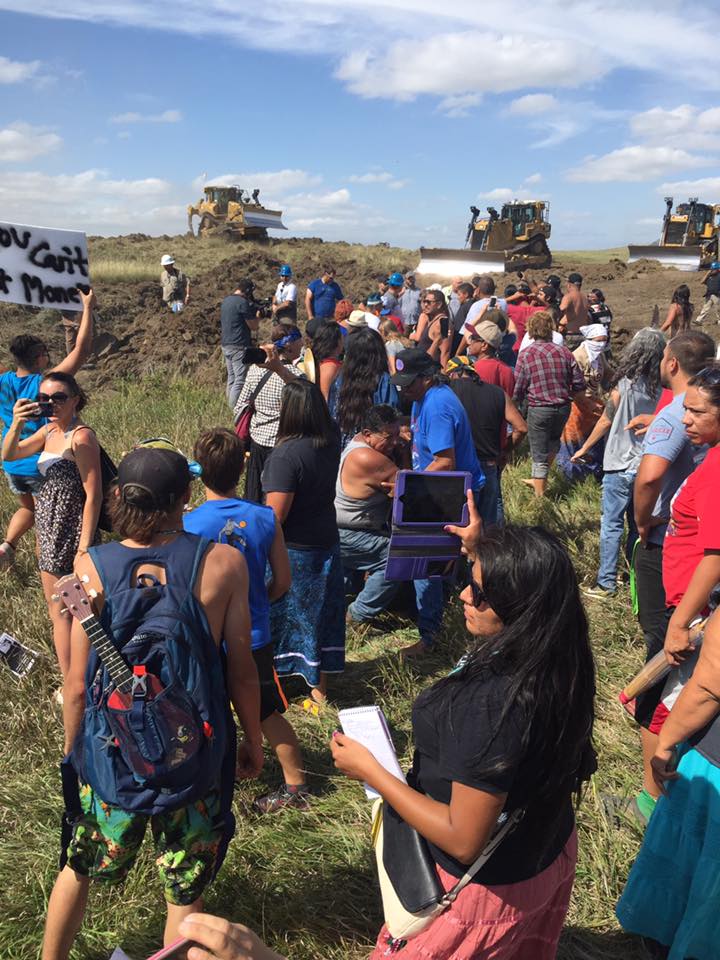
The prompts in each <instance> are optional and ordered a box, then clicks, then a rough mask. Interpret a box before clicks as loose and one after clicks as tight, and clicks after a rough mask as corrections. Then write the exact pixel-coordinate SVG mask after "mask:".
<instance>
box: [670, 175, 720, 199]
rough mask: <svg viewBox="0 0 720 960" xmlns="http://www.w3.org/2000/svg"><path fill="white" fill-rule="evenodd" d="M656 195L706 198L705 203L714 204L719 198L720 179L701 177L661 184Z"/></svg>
mask: <svg viewBox="0 0 720 960" xmlns="http://www.w3.org/2000/svg"><path fill="white" fill-rule="evenodd" d="M658 193H662V194H663V195H668V196H669V195H670V194H673V195H674V194H679V195H681V196H683V195H684V194H687V196H689V197H700V199H701V200H702V198H703V197H706V198H707V200H706V201H705V202H709V203H714V202H716V201H717V198H718V196H720V177H701V178H700V179H699V180H675V181H673V182H671V183H662V184H661V185H660V186H659V187H658Z"/></svg>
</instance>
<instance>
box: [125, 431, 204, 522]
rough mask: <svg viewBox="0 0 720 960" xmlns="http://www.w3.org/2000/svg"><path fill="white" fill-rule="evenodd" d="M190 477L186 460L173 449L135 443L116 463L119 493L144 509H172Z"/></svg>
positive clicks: (130, 502) (186, 486)
mask: <svg viewBox="0 0 720 960" xmlns="http://www.w3.org/2000/svg"><path fill="white" fill-rule="evenodd" d="M191 480H192V475H191V473H190V468H189V466H188V462H187V460H186V459H185V457H184V456H183V455H182V454H181V453H178V452H177V451H175V450H165V449H159V448H157V447H137V448H136V449H135V450H131V451H130V453H128V454H127V455H126V456H125V457H123V459H122V460H121V461H120V463H119V464H118V476H117V482H118V487H119V488H120V496H121V497H122V499H123V500H124V502H125V503H128V504H130V505H131V506H134V507H138V508H139V509H140V510H144V511H145V512H147V513H149V512H150V511H152V510H171V509H172V508H173V507H175V506H176V504H177V502H178V500H179V499H180V497H181V496H182V495H183V493H184V492H185V491H186V490H187V488H188V486H189V485H190V481H191Z"/></svg>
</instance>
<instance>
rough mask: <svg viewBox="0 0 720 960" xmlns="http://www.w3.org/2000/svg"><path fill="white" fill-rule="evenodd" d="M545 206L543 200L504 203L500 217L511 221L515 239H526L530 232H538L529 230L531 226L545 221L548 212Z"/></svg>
mask: <svg viewBox="0 0 720 960" xmlns="http://www.w3.org/2000/svg"><path fill="white" fill-rule="evenodd" d="M547 206H548V205H547V204H546V203H545V202H543V201H533V202H531V203H504V204H503V206H502V210H501V212H500V219H501V220H509V221H510V222H511V223H512V232H513V237H514V238H515V240H528V239H529V238H530V234H531V232H532V233H537V232H539V231H537V230H531V228H532V227H535V226H537V225H538V224H541V223H542V224H544V223H547V220H548V212H549V211H548V209H547Z"/></svg>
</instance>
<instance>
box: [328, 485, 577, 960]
mask: <svg viewBox="0 0 720 960" xmlns="http://www.w3.org/2000/svg"><path fill="white" fill-rule="evenodd" d="M469 502H470V501H469ZM471 511H472V513H471V519H472V521H473V522H472V524H471V527H472V530H471V532H470V533H469V534H468V533H467V532H466V531H464V530H463V531H460V530H459V529H458V528H449V529H451V530H452V532H454V533H457V534H458V535H461V536H462V538H463V540H464V543H465V547H466V550H468V552H469V554H470V555H471V558H472V565H471V569H470V583H469V585H468V586H467V587H466V588H465V589H464V590H463V591H462V593H461V594H460V600H461V601H462V603H463V612H464V614H465V626H466V627H467V630H468V633H469V634H470V640H471V643H470V646H469V650H468V652H467V653H466V655H465V656H464V657H463V659H462V660H461V661H460V663H459V664H458V666H457V667H456V668H455V669H454V670H453V671H452V672H451V673H450V675H449V676H448V677H446V678H445V679H444V680H440V681H439V682H438V683H435V684H433V686H431V687H430V688H429V689H428V690H426V691H424V692H423V693H421V694H420V696H419V697H418V698H417V700H416V701H415V704H414V706H413V713H412V726H413V738H414V743H415V754H414V758H413V766H412V770H411V772H410V774H409V775H408V783H407V784H405V783H403V782H402V781H400V780H398V779H397V778H396V777H394V776H393V775H392V774H389V773H388V772H386V771H385V769H384V768H383V767H381V766H380V764H379V763H378V762H377V760H375V758H374V757H373V755H372V754H371V753H370V752H369V751H368V750H366V749H365V747H363V746H362V745H361V744H359V743H358V742H357V741H355V740H351V739H349V738H348V737H345V736H343V735H340V734H336V735H335V737H334V739H333V742H332V744H331V750H332V753H333V758H334V760H335V765H336V766H337V767H338V768H339V769H340V770H341V771H342V772H343V773H345V774H346V775H347V776H349V777H351V778H353V779H356V780H364V781H366V782H367V783H369V784H370V786H372V787H373V788H374V789H375V790H377V792H378V793H379V794H381V796H382V797H383V798H384V799H385V801H386V802H387V803H388V804H390V806H392V807H393V808H394V809H395V811H396V812H397V813H398V814H399V815H400V817H402V818H403V819H404V820H405V821H406V823H407V824H409V825H410V826H411V827H414V828H415V830H416V831H417V832H418V833H419V834H420V835H421V836H422V837H423V838H424V839H425V841H426V842H427V844H428V847H429V851H430V854H431V856H432V858H433V859H434V861H435V864H436V866H437V871H438V875H439V877H440V880H441V882H442V884H443V886H444V887H445V889H446V890H449V889H450V888H451V887H453V886H454V885H455V884H456V883H457V881H458V879H459V878H460V877H462V876H463V874H464V873H465V871H466V869H467V866H468V865H469V864H471V863H473V861H474V860H476V859H477V858H478V856H479V855H480V853H481V852H482V850H483V849H484V848H485V846H486V844H487V842H488V839H489V837H490V835H491V833H492V831H493V828H494V827H495V824H496V822H497V820H498V817H499V815H500V813H501V812H503V811H506V812H508V813H509V812H511V811H515V810H518V809H520V810H522V811H524V813H523V815H522V817H521V819H520V820H519V822H518V824H517V825H516V826H515V828H514V829H513V830H512V831H511V832H509V833H508V834H507V835H506V836H505V838H504V839H503V840H502V842H501V843H500V846H499V847H498V848H497V850H496V851H495V852H494V853H493V855H492V856H491V857H490V859H489V860H488V861H487V862H486V863H485V865H484V866H482V867H481V868H480V869H479V871H478V872H477V873H475V875H474V877H473V879H472V882H470V883H469V884H468V885H467V886H466V887H465V888H464V889H463V890H462V891H461V893H460V895H459V896H458V898H457V899H456V900H455V902H454V903H453V904H452V906H451V907H450V908H449V909H448V910H447V911H446V912H445V913H443V914H442V915H441V916H440V917H438V919H436V920H435V921H434V923H433V924H432V925H431V926H429V927H428V928H427V929H426V930H424V931H423V932H422V933H420V934H419V935H418V936H417V937H415V938H413V939H411V940H409V941H408V942H407V943H406V944H405V945H403V944H402V941H400V942H397V941H396V942H392V941H391V939H390V937H389V935H388V931H387V929H386V928H385V927H383V929H382V930H381V932H380V935H379V937H378V940H377V945H376V948H375V952H374V953H373V955H372V957H373V960H379V958H380V957H383V956H387V955H390V954H392V955H393V956H394V955H395V951H397V952H398V953H399V954H400V956H401V957H403V958H406V957H407V958H411V957H412V958H421V957H422V958H428V957H433V958H435V960H438V958H451V957H452V958H456V960H457V958H470V957H490V956H492V957H496V958H498V960H511V958H512V960H520V958H524V957H530V956H532V958H533V960H552V958H554V957H555V954H556V950H557V943H558V938H559V936H560V931H561V929H562V926H563V922H564V919H565V914H566V911H567V907H568V902H569V899H570V892H571V890H572V886H573V881H574V877H575V860H576V852H577V839H576V833H575V818H574V809H573V807H574V805H573V797H577V796H579V793H580V788H581V786H582V784H583V782H584V781H585V780H587V779H588V778H589V776H590V774H591V773H592V772H593V770H594V768H595V754H594V751H593V748H592V744H591V735H592V726H593V699H594V695H595V671H594V665H593V658H592V653H591V650H590V644H589V640H588V625H587V620H586V617H585V613H584V611H583V608H582V604H581V602H580V595H579V591H578V586H577V580H576V577H575V572H574V570H573V567H572V564H571V562H570V559H569V557H568V555H567V553H566V551H565V549H564V548H563V547H562V545H561V544H560V542H559V541H558V540H557V538H556V537H554V536H553V535H552V534H550V533H548V532H547V531H545V530H543V529H542V528H540V527H516V526H512V525H510V526H507V527H504V528H495V529H493V530H492V531H491V532H490V533H489V534H488V535H487V536H485V537H483V538H482V539H479V540H477V541H476V542H473V541H472V540H471V537H472V536H473V532H472V531H474V535H475V536H476V535H477V533H478V532H479V528H480V524H479V521H478V520H477V513H476V512H475V509H474V504H471Z"/></svg>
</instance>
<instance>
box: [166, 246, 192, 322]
mask: <svg viewBox="0 0 720 960" xmlns="http://www.w3.org/2000/svg"><path fill="white" fill-rule="evenodd" d="M160 266H161V267H162V268H163V269H162V273H161V274H160V284H161V286H162V298H163V303H164V304H165V306H167V307H170V309H171V310H172V311H173V312H174V313H179V312H180V311H181V310H182V309H183V307H186V306H187V305H188V303H189V301H190V281H189V280H188V278H187V277H186V276H185V274H184V273H183V272H182V270H178V268H177V267H176V266H175V258H174V257H172V256H171V255H170V254H169V253H164V254H163V255H162V257H161V259H160Z"/></svg>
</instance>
